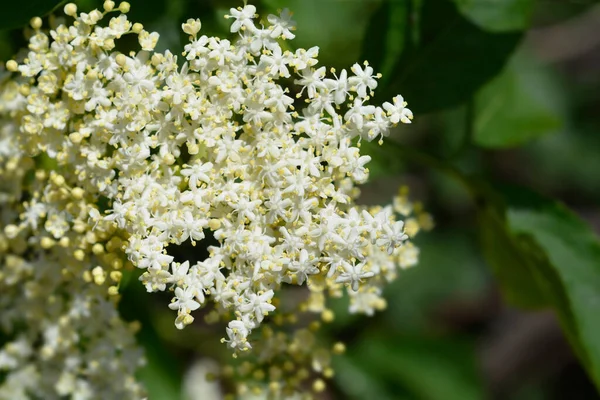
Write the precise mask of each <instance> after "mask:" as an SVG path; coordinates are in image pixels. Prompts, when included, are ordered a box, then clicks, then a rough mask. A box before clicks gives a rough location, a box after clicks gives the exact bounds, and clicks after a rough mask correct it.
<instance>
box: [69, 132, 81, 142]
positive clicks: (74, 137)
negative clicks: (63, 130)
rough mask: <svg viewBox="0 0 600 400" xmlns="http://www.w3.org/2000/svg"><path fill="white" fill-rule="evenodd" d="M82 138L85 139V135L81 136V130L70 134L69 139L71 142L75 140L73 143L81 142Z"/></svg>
mask: <svg viewBox="0 0 600 400" xmlns="http://www.w3.org/2000/svg"><path fill="white" fill-rule="evenodd" d="M82 139H83V137H82V136H81V133H79V132H73V133H71V134H69V140H70V141H71V142H73V144H79V143H81V140H82Z"/></svg>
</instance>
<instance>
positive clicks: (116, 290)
mask: <svg viewBox="0 0 600 400" xmlns="http://www.w3.org/2000/svg"><path fill="white" fill-rule="evenodd" d="M118 294H119V288H118V287H116V286H110V287H109V288H108V295H109V296H116V295H118Z"/></svg>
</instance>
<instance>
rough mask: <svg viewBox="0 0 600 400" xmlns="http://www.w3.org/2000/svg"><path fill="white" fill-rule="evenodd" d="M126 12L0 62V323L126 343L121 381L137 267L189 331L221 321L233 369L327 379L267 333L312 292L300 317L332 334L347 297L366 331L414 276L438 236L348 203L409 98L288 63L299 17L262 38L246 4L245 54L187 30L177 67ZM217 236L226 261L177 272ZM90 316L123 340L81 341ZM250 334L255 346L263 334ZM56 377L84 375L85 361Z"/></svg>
mask: <svg viewBox="0 0 600 400" xmlns="http://www.w3.org/2000/svg"><path fill="white" fill-rule="evenodd" d="M128 11H129V4H128V3H125V2H123V3H121V4H119V6H118V7H117V6H116V5H115V3H114V2H112V1H106V2H105V3H104V10H103V11H99V10H94V11H91V12H90V13H77V9H76V7H75V5H73V4H68V5H66V6H65V14H67V16H68V18H73V19H74V20H71V21H69V22H67V21H61V20H60V19H58V20H57V21H56V23H55V24H54V26H52V27H51V29H49V30H44V29H43V27H42V21H41V20H39V19H34V20H33V21H32V23H31V26H32V29H33V30H32V32H31V37H30V39H29V48H28V50H27V51H24V52H23V53H22V54H19V55H18V57H16V59H15V60H11V61H9V62H7V63H6V69H7V70H8V71H9V73H8V74H7V76H6V77H5V79H4V80H3V82H2V87H1V89H0V115H1V117H2V124H3V125H2V129H1V131H0V134H1V142H0V143H1V144H0V156H1V160H2V185H3V186H4V185H7V186H10V187H11V189H10V190H11V192H10V193H9V194H7V196H6V198H4V197H3V200H4V201H5V204H7V205H10V207H8V208H5V207H3V209H2V217H3V218H2V221H3V223H4V236H2V241H1V243H0V245H2V246H3V248H6V251H5V252H3V254H10V253H11V252H12V253H13V255H6V256H5V259H4V260H3V264H2V267H1V268H2V269H1V270H0V288H1V289H2V296H0V306H1V307H2V308H3V309H4V308H5V307H9V306H10V307H14V310H15V315H13V314H12V313H8V314H6V313H4V312H3V313H2V319H1V320H0V322H2V323H3V325H5V326H6V327H7V329H16V328H15V327H16V326H17V325H18V322H17V321H21V320H22V318H26V320H27V321H28V322H27V323H28V324H29V323H30V322H29V319H28V318H41V319H42V320H43V321H46V322H44V323H41V322H40V326H39V328H38V329H37V330H36V331H35V332H33V333H31V335H37V336H38V337H39V336H40V335H41V336H42V337H43V339H42V342H43V343H44V345H43V346H50V345H49V344H48V343H47V342H51V340H52V337H51V336H52V334H51V333H48V330H49V329H59V328H60V327H62V326H63V325H68V326H69V329H71V330H72V331H73V335H72V339H65V335H62V334H61V335H60V337H61V340H59V341H58V342H60V343H63V344H64V342H65V341H67V342H68V343H69V344H70V345H71V346H75V345H77V344H78V343H79V344H80V342H81V340H82V338H83V337H87V336H85V335H88V336H89V335H96V336H95V337H97V338H100V339H98V340H100V341H102V343H104V341H107V340H109V339H110V340H114V338H113V335H118V336H119V338H120V339H119V340H121V341H122V340H126V343H123V344H121V345H120V347H119V348H118V353H119V356H118V357H117V356H115V357H114V358H113V364H115V366H113V367H111V368H113V369H112V371H113V373H117V372H119V371H123V370H127V371H128V374H129V372H130V371H131V370H133V369H135V363H133V362H131V361H130V360H131V359H132V358H131V357H130V356H129V353H128V352H127V351H125V350H126V349H129V348H131V349H132V350H131V353H132V354H133V353H135V348H134V347H132V346H131V343H130V342H129V339H123V338H131V337H132V336H131V332H130V333H129V334H127V335H126V334H124V333H122V332H121V331H122V330H123V329H125V324H124V323H123V322H122V321H120V320H119V318H118V314H117V313H116V311H115V308H114V305H115V303H116V301H113V300H112V299H114V298H118V290H119V289H118V288H119V281H120V277H121V272H120V271H121V269H122V268H124V267H127V266H130V267H131V268H138V269H140V270H142V271H141V275H140V280H141V283H142V284H143V285H144V286H145V288H146V289H147V291H148V292H158V291H169V292H171V293H172V295H173V298H172V301H171V303H170V304H169V305H168V306H169V308H171V309H172V310H174V311H175V312H176V313H177V315H176V317H175V326H176V327H177V328H180V329H181V328H184V327H185V326H186V325H189V324H191V323H192V322H193V321H194V316H193V312H194V311H196V310H197V309H199V308H201V307H207V306H210V307H211V308H213V309H214V310H213V315H217V318H221V319H225V320H226V321H227V327H226V329H225V332H224V333H225V335H224V336H225V337H224V338H223V339H222V341H223V342H224V343H226V344H227V345H228V346H229V347H230V348H231V349H233V352H234V355H237V354H240V353H244V352H247V351H248V350H250V349H252V347H257V348H260V349H261V352H260V353H261V355H262V359H263V361H264V360H271V359H274V358H275V356H276V355H277V354H283V353H289V354H291V357H290V358H294V359H299V358H298V355H297V354H299V352H300V353H303V354H305V355H306V357H305V358H306V360H307V363H308V364H310V365H312V368H313V370H314V371H316V372H323V373H324V374H325V375H326V376H327V375H331V373H330V372H327V371H330V368H329V366H325V365H324V363H323V362H321V361H318V360H322V359H326V358H327V357H326V356H324V355H323V353H322V352H315V353H311V352H310V351H306V349H307V348H306V347H303V346H300V345H299V343H300V342H303V340H301V337H300V339H299V338H298V337H290V338H288V339H286V338H284V337H283V336H277V335H275V334H274V333H273V330H272V329H271V328H269V327H268V324H267V322H269V321H270V320H276V319H277V316H278V315H277V312H276V305H277V303H278V301H277V298H278V296H279V294H280V293H281V292H282V290H284V289H285V288H286V287H290V286H294V285H301V286H306V287H307V288H308V291H309V293H310V294H309V296H308V297H307V298H306V299H305V301H303V302H302V303H301V305H300V306H299V307H298V310H297V311H298V312H300V311H304V312H310V313H318V314H321V315H322V316H323V318H324V319H330V318H332V317H331V315H330V314H331V311H330V310H328V309H327V301H326V299H327V297H331V296H332V297H341V296H342V295H343V294H344V293H345V292H346V293H347V294H348V295H349V296H350V310H349V311H350V312H352V313H364V314H368V315H371V314H372V313H373V312H374V311H375V310H377V309H381V308H383V307H384V306H385V301H384V300H383V298H382V297H381V293H382V288H383V287H384V286H385V284H386V283H387V282H389V281H391V280H393V279H394V278H395V277H396V273H397V270H398V268H406V267H410V266H412V265H414V264H415V263H416V262H417V259H418V249H417V248H416V247H415V246H414V245H413V244H412V243H410V242H409V239H410V238H411V237H413V236H414V235H415V234H416V233H417V232H418V231H419V230H420V229H421V228H422V227H427V226H428V225H430V220H429V217H428V216H427V214H425V213H423V212H422V211H421V209H420V207H418V206H417V207H414V206H413V204H412V203H410V202H409V201H408V199H407V197H406V193H405V192H402V193H401V194H400V195H399V196H398V197H397V198H396V199H395V200H394V203H393V204H392V205H390V206H387V207H375V208H367V207H364V206H359V205H357V204H356V202H355V201H356V198H357V197H358V195H359V189H358V188H357V187H356V185H357V184H361V183H364V182H365V181H366V180H367V179H368V176H369V170H368V168H367V167H366V165H367V163H368V162H369V161H370V157H369V156H365V155H361V154H360V142H361V140H368V141H371V140H374V139H378V140H379V141H380V142H381V139H382V138H383V137H385V136H387V135H388V134H389V133H390V130H391V129H392V128H393V127H394V126H396V125H397V124H399V123H409V122H410V120H411V119H412V114H411V112H410V110H409V109H408V108H406V103H405V102H404V100H403V98H402V97H401V96H396V97H395V98H394V99H393V100H392V102H386V103H384V104H383V105H382V106H381V107H379V106H374V105H370V104H368V102H369V100H370V97H371V96H372V95H373V91H374V90H375V88H376V87H377V79H378V78H379V75H377V74H375V73H374V72H373V69H372V68H371V67H370V66H369V65H368V63H366V62H365V63H364V64H362V65H360V64H355V65H353V66H352V67H351V68H350V71H347V70H341V71H339V72H337V73H336V71H335V70H333V69H331V70H330V71H328V70H327V69H326V67H323V66H318V59H317V57H318V52H319V49H318V48H317V47H313V48H310V49H297V50H295V51H290V50H285V49H284V48H283V47H282V43H283V42H284V41H287V40H291V39H293V38H294V33H293V31H294V22H293V21H292V19H291V14H290V13H289V12H288V11H287V10H284V11H282V12H281V13H280V14H279V15H269V16H268V18H267V21H268V23H265V24H264V25H263V24H262V23H261V24H258V23H257V21H256V17H257V15H256V9H255V7H254V6H252V5H246V6H244V7H243V8H242V7H241V8H238V9H231V10H230V15H227V16H226V17H227V18H229V19H231V20H232V21H233V22H232V24H231V29H230V31H231V33H232V34H234V36H235V40H233V41H230V40H227V39H221V38H218V37H208V36H205V35H200V32H201V23H200V21H199V20H193V19H190V20H188V21H187V22H186V23H184V24H183V25H182V29H183V31H184V32H185V33H186V34H188V35H189V43H188V44H187V45H186V46H185V52H184V53H183V58H179V59H178V57H177V56H176V55H174V54H172V53H171V52H169V51H166V52H164V53H159V52H155V51H154V47H155V46H156V44H157V41H158V36H159V35H158V34H157V33H154V32H152V33H151V32H148V31H146V30H145V29H144V27H143V26H142V25H141V24H139V23H132V22H130V21H129V20H128V19H127V16H126V13H127V12H128ZM110 15H114V16H112V17H110V19H109V20H108V23H105V24H104V25H103V24H102V23H103V21H105V20H106V19H107V18H109V16H110ZM125 35H136V36H137V39H138V41H139V45H140V50H139V51H137V52H130V53H127V54H125V53H122V52H120V51H119V50H118V49H119V46H118V40H119V39H120V38H121V37H123V36H125ZM288 47H289V46H288ZM48 171H51V172H48ZM24 199H25V200H26V201H23V200H24ZM207 236H211V237H212V238H213V239H214V240H213V241H216V243H218V244H217V245H211V246H209V247H208V253H209V256H208V257H207V258H206V259H204V260H202V261H200V262H190V261H189V260H175V259H174V257H173V255H172V254H173V251H172V250H173V248H174V247H176V246H180V245H183V244H185V243H191V244H192V245H194V246H195V245H197V244H198V243H201V242H202V241H203V240H204V239H205V238H206V237H207ZM11 257H17V258H18V260H17V261H14V260H13V261H10V262H9V259H11ZM15 263H16V264H15ZM17 264H18V267H17V266H15V265H17ZM36 264H39V265H36ZM22 281H27V284H28V285H30V286H33V287H36V288H38V287H39V288H38V289H37V290H39V291H40V292H39V294H40V295H41V296H48V292H47V291H48V290H52V293H54V297H56V298H59V297H60V299H61V300H60V302H59V303H60V307H58V306H57V307H56V308H57V310H58V311H56V310H51V309H52V308H53V306H52V305H51V304H46V306H47V307H48V308H49V309H48V310H44V309H43V307H42V306H43V304H41V303H40V304H39V307H42V308H37V309H35V310H32V309H29V307H30V305H29V303H28V302H26V304H13V303H18V301H16V300H15V299H19V298H22V297H23V296H24V297H25V298H27V299H29V298H30V297H31V296H33V297H34V298H36V299H37V298H38V297H37V296H38V292H36V291H33V292H32V293H34V294H31V293H25V294H22V295H21V297H19V296H18V295H16V294H12V295H11V296H5V293H6V292H5V287H15V285H16V284H17V283H18V282H22ZM71 281H73V282H77V284H70V283H69V282H71ZM15 282H17V283H15ZM47 282H52V284H48V283H47ZM42 289H43V290H42ZM57 293H61V294H60V295H58V294H57ZM13 296H14V297H13ZM5 297H10V298H11V300H10V301H9V300H7V299H5ZM41 298H42V297H40V299H41ZM27 301H29V300H27ZM57 301H58V300H57ZM78 307H79V308H78ZM98 307H99V308H101V310H102V311H101V312H99V314H100V315H101V316H104V317H105V318H106V319H107V320H108V321H109V322H110V323H111V324H113V325H111V326H114V327H115V328H111V329H114V331H113V332H111V333H110V334H107V333H106V332H104V333H103V334H104V337H102V332H101V331H99V332H96V331H95V330H93V329H92V328H90V327H89V326H81V327H80V326H78V325H77V324H74V325H73V324H72V319H73V318H84V317H85V312H90V310H91V309H92V308H93V309H96V308H98ZM111 307H112V308H111ZM80 308H82V309H80ZM16 310H24V311H20V312H17V311H16ZM34 311H35V312H34ZM60 313H63V314H60ZM65 313H66V314H65ZM17 314H18V315H17ZM30 314H31V315H30ZM59 314H60V315H59ZM24 315H25V317H24ZM93 319H94V320H95V321H97V322H98V323H100V322H101V321H103V319H102V318H99V317H97V316H96V315H95V316H94V318H93ZM292 319H294V322H295V321H297V317H294V318H292ZM48 321H55V322H54V323H51V322H48ZM109 322H106V323H109ZM52 324H54V325H56V328H53V326H54V325H52ZM258 329H261V330H262V335H252V332H253V331H255V330H258ZM78 330H83V331H85V332H86V333H85V335H84V334H83V333H81V332H79V331H78ZM88 330H91V331H89V332H88ZM107 330H108V329H105V331H107ZM309 331H310V329H300V330H298V331H297V332H300V333H298V335H301V334H304V333H303V332H309ZM292 336H293V335H292ZM253 337H255V339H253ZM276 337H281V340H275V339H274V338H276ZM90 341H91V339H89V340H86V343H88V342H90ZM116 342H117V343H119V341H118V340H117V341H116ZM14 343H21V342H19V341H18V340H17V341H15V342H14ZM294 343H295V345H294ZM11 346H15V345H14V344H11ZM57 346H58V345H57ZM294 346H295V347H294ZM337 349H338V350H339V349H340V347H339V345H338V347H337ZM255 350H256V349H255ZM19 351H21V350H19ZM54 351H55V352H56V350H54ZM80 351H83V350H81V349H80ZM115 351H117V350H115ZM9 353H10V352H9V350H8V349H6V348H5V349H4V350H2V352H1V353H0V368H2V367H3V366H4V367H5V368H6V366H10V365H12V364H11V362H12V361H6V360H5V359H7V358H6V357H10V356H9V355H7V354H9ZM21 353H23V354H25V353H27V351H25V350H23V351H21ZM92 353H93V354H92V355H93V356H96V357H99V355H98V354H96V353H95V352H94V351H92ZM27 354H29V353H27ZM61 354H62V353H61ZM65 354H67V353H66V352H65ZM294 354H296V355H294ZM3 357H4V358H3ZM23 357H24V358H27V357H29V355H27V356H25V355H24V356H23ZM13 358H14V357H13ZM3 360H4V364H3ZM62 361H63V363H64V364H65V365H67V364H69V365H70V363H74V365H75V367H74V369H75V370H81V365H80V364H81V361H79V363H77V362H74V361H73V362H71V361H72V360H70V359H68V356H67V355H65V358H64V359H63V360H62ZM17 364H19V363H17ZM117 364H118V366H116V365H117ZM15 365H16V364H15ZM19 365H21V364H19ZM23 365H25V364H23ZM288 367H289V365H288ZM288 367H286V368H282V369H281V371H286V370H290V368H288ZM11 368H12V367H11ZM19 368H21V369H19V370H18V371H17V370H15V371H17V372H12V373H11V374H18V373H22V372H21V371H22V370H23V368H25V367H23V366H22V365H21V367H19ZM105 368H109V366H105ZM63 369H65V370H66V369H67V367H63ZM291 369H292V370H294V368H293V367H292V368H291ZM38 373H39V374H43V373H42V372H41V371H38ZM80 374H83V373H82V372H80ZM304 375H306V376H305V377H304V378H306V377H308V375H310V374H308V373H305V374H304ZM11 376H12V375H11ZM108 376H111V375H108V374H107V376H105V377H104V378H105V379H108ZM124 376H130V374H129V375H127V374H122V375H121V379H120V380H119V379H116V380H115V382H116V383H118V382H122V384H121V386H120V387H119V388H120V389H119V390H129V391H130V392H128V393H136V391H137V390H139V388H138V387H137V386H136V385H135V384H134V383H133V381H132V380H124V379H123V377H124ZM76 378H77V375H76V374H74V375H73V377H69V378H68V379H70V381H69V384H68V385H67V384H65V385H63V386H64V387H67V389H68V390H70V391H65V390H67V389H64V387H63V386H61V388H63V389H61V390H62V392H60V391H59V389H58V388H55V389H56V390H57V391H58V392H59V393H64V394H70V393H74V392H75V391H78V390H79V391H81V390H83V389H79V388H78V386H77V384H78V383H77V382H79V381H78V380H77V379H76ZM263 378H265V376H263ZM301 378H302V377H299V378H298V379H296V378H294V379H291V378H289V376H288V378H286V375H285V373H283V372H281V373H274V374H272V376H270V377H269V380H270V382H271V387H272V390H273V391H274V392H279V391H281V390H283V389H286V390H288V392H289V390H292V389H294V388H295V387H297V386H299V385H300V383H301V381H302V379H301ZM40 379H41V378H40ZM44 379H45V378H44ZM64 379H67V378H64ZM128 382H129V383H128ZM9 383H10V382H8V380H7V383H6V384H4V386H0V397H1V395H2V394H3V392H2V390H4V389H3V388H4V387H7V385H9ZM116 383H115V385H116ZM88 386H89V385H88ZM317 386H319V387H321V386H322V385H320V384H319V385H317ZM90 387H91V386H90ZM290 388H292V389H290ZM88 389H89V388H88ZM6 390H8V389H6ZM22 390H24V391H25V392H28V391H30V390H33V389H30V388H27V387H25V388H23V389H22ZM89 390H92V389H89ZM95 390H100V389H97V388H96V389H95ZM115 390H116V389H115ZM97 393H104V392H95V393H94V395H93V396H92V397H89V398H125V397H127V396H125V397H122V396H123V395H119V394H118V393H121V392H115V393H117V394H112V395H105V396H104V395H99V394H97ZM98 396H99V397H98ZM42 397H43V396H42ZM11 398H18V397H11ZM78 398H87V397H78Z"/></svg>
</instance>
